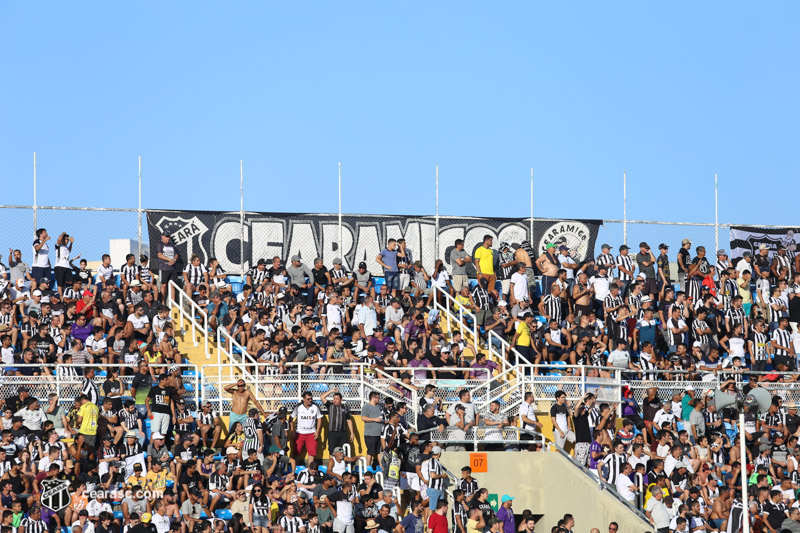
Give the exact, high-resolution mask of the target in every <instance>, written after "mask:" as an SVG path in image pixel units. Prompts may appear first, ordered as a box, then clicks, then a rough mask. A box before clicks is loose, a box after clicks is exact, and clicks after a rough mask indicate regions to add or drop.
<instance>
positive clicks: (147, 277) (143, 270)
mask: <svg viewBox="0 0 800 533" xmlns="http://www.w3.org/2000/svg"><path fill="white" fill-rule="evenodd" d="M139 277H140V278H142V281H143V282H145V283H150V282H151V281H153V274H152V273H151V272H150V267H146V266H140V267H139Z"/></svg>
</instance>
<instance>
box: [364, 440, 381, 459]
mask: <svg viewBox="0 0 800 533" xmlns="http://www.w3.org/2000/svg"><path fill="white" fill-rule="evenodd" d="M364 444H366V445H367V455H371V456H373V457H375V456H377V455H378V454H380V453H381V438H380V437H372V436H364Z"/></svg>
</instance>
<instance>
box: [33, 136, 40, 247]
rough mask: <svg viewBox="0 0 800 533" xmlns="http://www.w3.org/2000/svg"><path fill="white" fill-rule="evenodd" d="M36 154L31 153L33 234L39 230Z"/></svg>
mask: <svg viewBox="0 0 800 533" xmlns="http://www.w3.org/2000/svg"><path fill="white" fill-rule="evenodd" d="M36 215H37V213H36V152H33V233H34V234H35V233H36V230H37V229H39V226H38V223H37V221H36Z"/></svg>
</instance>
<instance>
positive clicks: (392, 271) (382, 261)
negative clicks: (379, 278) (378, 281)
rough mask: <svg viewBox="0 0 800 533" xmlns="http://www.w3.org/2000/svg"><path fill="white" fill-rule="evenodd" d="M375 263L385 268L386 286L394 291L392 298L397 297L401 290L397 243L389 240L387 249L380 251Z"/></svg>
mask: <svg viewBox="0 0 800 533" xmlns="http://www.w3.org/2000/svg"><path fill="white" fill-rule="evenodd" d="M375 261H376V262H377V263H378V264H379V265H381V266H382V267H383V275H384V278H385V280H386V286H387V287H388V288H389V290H390V291H392V297H397V291H398V290H400V272H399V271H398V270H397V241H396V240H394V239H389V241H388V242H387V243H386V248H384V249H383V250H381V251H380V253H379V254H378V257H376V258H375Z"/></svg>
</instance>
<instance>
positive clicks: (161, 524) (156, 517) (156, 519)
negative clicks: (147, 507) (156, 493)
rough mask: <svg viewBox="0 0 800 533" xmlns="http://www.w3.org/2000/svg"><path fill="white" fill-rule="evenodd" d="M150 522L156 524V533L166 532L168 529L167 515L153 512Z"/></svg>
mask: <svg viewBox="0 0 800 533" xmlns="http://www.w3.org/2000/svg"><path fill="white" fill-rule="evenodd" d="M150 522H151V523H152V524H153V525H154V526H156V532H157V533H167V531H169V525H170V522H169V517H168V516H161V515H160V514H158V513H153V517H152V518H151V519H150Z"/></svg>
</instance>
